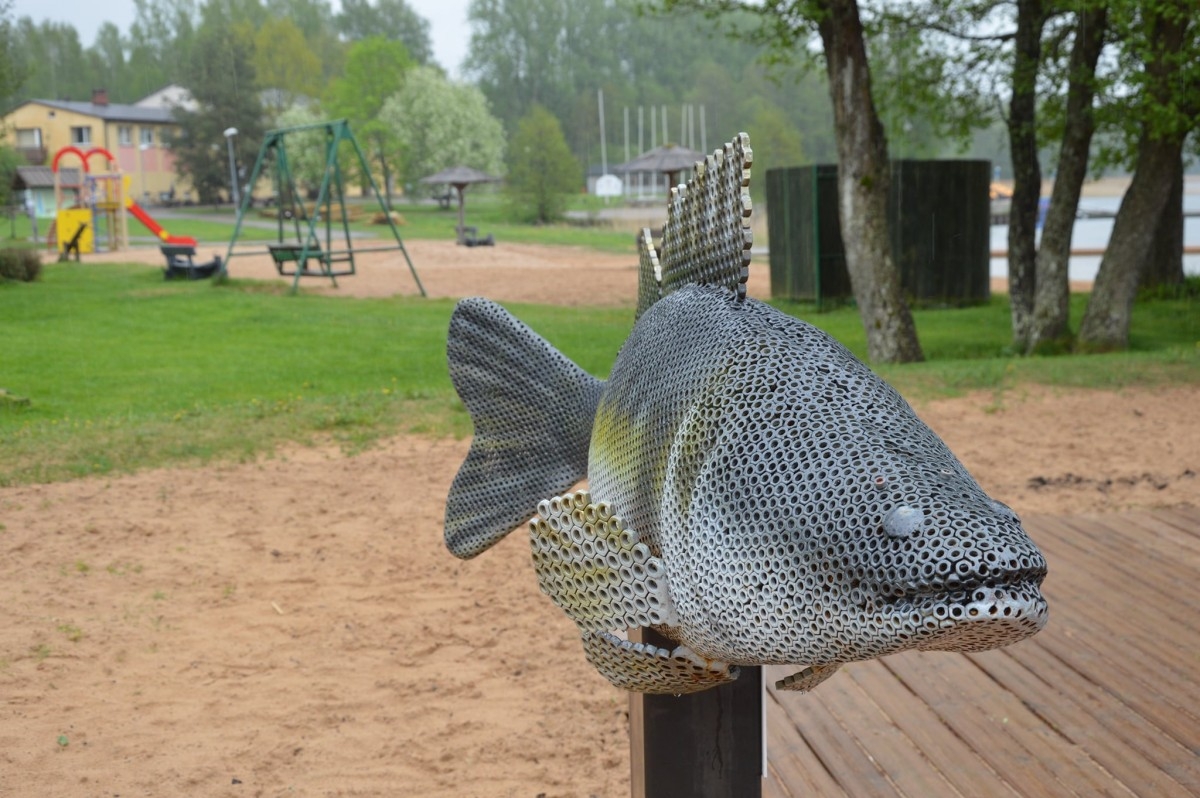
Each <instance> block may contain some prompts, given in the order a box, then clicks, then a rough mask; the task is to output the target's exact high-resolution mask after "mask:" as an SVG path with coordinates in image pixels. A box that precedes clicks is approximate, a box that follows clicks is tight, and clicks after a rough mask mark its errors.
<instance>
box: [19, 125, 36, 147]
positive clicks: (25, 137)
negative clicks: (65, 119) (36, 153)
mask: <svg viewBox="0 0 1200 798" xmlns="http://www.w3.org/2000/svg"><path fill="white" fill-rule="evenodd" d="M17 147H18V148H20V149H22V150H37V149H41V147H42V129H41V128H40V127H25V128H17Z"/></svg>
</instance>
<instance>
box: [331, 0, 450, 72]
mask: <svg viewBox="0 0 1200 798" xmlns="http://www.w3.org/2000/svg"><path fill="white" fill-rule="evenodd" d="M341 5H342V10H341V11H340V12H339V13H338V15H337V21H336V24H337V29H338V32H339V33H341V34H342V35H343V36H344V37H346V38H347V39H348V40H350V41H352V42H354V41H358V40H360V39H368V38H370V37H372V36H382V37H384V38H386V39H394V40H395V41H398V42H400V43H401V44H403V45H404V48H405V49H406V50H407V51H408V54H409V55H410V56H412V59H413V60H414V61H416V62H417V63H418V64H431V63H432V62H433V46H432V45H431V44H430V42H429V21H428V20H427V19H425V18H424V17H422V16H420V15H419V14H417V12H416V11H414V10H413V9H412V6H410V5H408V3H406V2H404V0H375V3H373V4H372V3H371V1H370V0H342V4H341ZM445 66H447V67H453V66H454V64H445Z"/></svg>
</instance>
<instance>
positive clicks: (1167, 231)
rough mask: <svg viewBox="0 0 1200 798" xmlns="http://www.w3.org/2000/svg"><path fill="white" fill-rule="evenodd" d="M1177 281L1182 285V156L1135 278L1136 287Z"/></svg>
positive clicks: (1161, 284) (1149, 286) (1177, 284)
mask: <svg viewBox="0 0 1200 798" xmlns="http://www.w3.org/2000/svg"><path fill="white" fill-rule="evenodd" d="M1179 285H1183V159H1180V161H1179V163H1178V164H1176V166H1175V180H1174V181H1173V182H1172V183H1171V193H1170V195H1169V196H1168V197H1167V204H1166V206H1165V207H1164V208H1163V212H1162V215H1161V216H1159V217H1158V228H1157V229H1156V230H1155V231H1154V243H1152V244H1151V245H1150V254H1149V255H1148V256H1147V257H1146V263H1145V265H1144V266H1143V268H1142V274H1141V278H1140V279H1139V280H1138V287H1139V288H1159V287H1162V286H1179Z"/></svg>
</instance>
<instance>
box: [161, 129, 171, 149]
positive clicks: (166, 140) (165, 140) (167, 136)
mask: <svg viewBox="0 0 1200 798" xmlns="http://www.w3.org/2000/svg"><path fill="white" fill-rule="evenodd" d="M158 146H160V147H162V148H163V149H167V148H168V147H170V146H171V131H170V130H168V129H167V128H165V127H160V128H159V129H158Z"/></svg>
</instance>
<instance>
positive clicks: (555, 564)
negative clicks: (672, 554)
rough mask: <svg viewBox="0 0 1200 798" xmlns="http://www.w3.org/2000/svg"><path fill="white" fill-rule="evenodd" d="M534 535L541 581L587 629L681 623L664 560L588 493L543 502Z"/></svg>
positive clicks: (532, 529) (531, 535)
mask: <svg viewBox="0 0 1200 798" xmlns="http://www.w3.org/2000/svg"><path fill="white" fill-rule="evenodd" d="M529 538H530V539H529V542H530V545H531V547H532V549H533V567H534V569H535V570H536V571H537V576H538V586H539V587H540V588H541V589H542V592H543V593H545V594H546V595H547V596H549V597H550V598H551V600H553V601H554V603H555V604H557V605H558V606H559V607H561V608H562V610H563V611H564V612H565V613H567V615H568V616H570V618H571V620H573V621H575V623H577V624H578V625H579V628H580V630H581V631H582V632H588V631H595V632H603V631H609V630H612V629H632V628H636V627H639V626H657V625H660V624H665V625H668V626H670V625H674V624H675V623H676V622H677V619H676V615H675V608H674V604H673V602H672V601H671V593H670V591H669V590H668V589H667V578H666V572H665V570H664V569H663V564H662V560H660V559H659V558H657V557H654V556H652V555H651V554H650V549H648V548H647V547H646V545H645V544H644V543H642V542H640V541H639V540H638V535H637V533H636V532H634V531H633V530H632V529H629V528H627V527H626V526H625V524H624V523H622V521H621V519H620V518H619V517H617V516H615V515H613V514H612V511H611V510H610V509H609V508H608V506H607V505H606V504H604V503H603V502H598V503H593V502H592V500H591V497H590V496H588V494H587V493H586V492H584V491H580V492H578V493H573V494H569V495H567V496H556V497H554V498H553V499H548V500H546V501H544V502H542V503H541V504H539V505H538V514H537V517H536V518H534V519H533V521H532V522H531V523H530V525H529Z"/></svg>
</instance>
